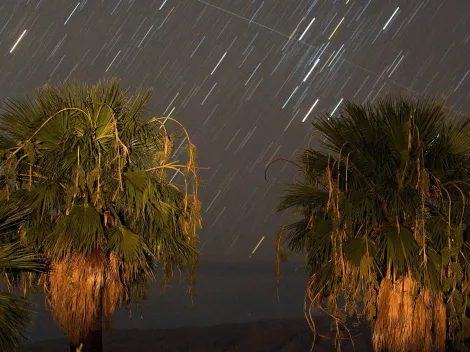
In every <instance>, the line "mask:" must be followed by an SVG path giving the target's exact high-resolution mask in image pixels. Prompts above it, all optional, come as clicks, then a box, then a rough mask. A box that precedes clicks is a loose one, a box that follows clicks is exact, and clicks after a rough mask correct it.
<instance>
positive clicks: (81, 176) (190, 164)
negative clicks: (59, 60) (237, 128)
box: [0, 80, 201, 343]
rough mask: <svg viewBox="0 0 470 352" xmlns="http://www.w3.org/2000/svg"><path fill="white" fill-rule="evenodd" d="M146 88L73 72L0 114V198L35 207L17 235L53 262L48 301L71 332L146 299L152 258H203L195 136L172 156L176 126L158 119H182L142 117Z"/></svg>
mask: <svg viewBox="0 0 470 352" xmlns="http://www.w3.org/2000/svg"><path fill="white" fill-rule="evenodd" d="M149 97H150V92H149V91H145V92H141V93H136V94H134V95H132V96H129V95H128V94H127V93H125V92H123V91H122V90H121V89H120V88H119V82H118V81H116V80H113V81H103V82H99V83H98V84H97V85H94V86H89V85H86V84H83V83H78V82H74V83H68V84H65V85H63V86H61V87H57V88H54V87H50V86H45V87H43V88H42V89H40V90H38V91H37V93H36V97H35V99H34V100H33V101H31V100H28V99H21V100H10V101H9V102H8V103H7V108H6V111H5V112H4V113H3V115H2V117H1V121H0V131H2V132H1V139H0V156H1V159H0V172H1V173H0V201H7V202H20V203H21V204H23V205H24V206H25V207H27V208H29V209H30V211H29V213H28V215H27V216H24V217H23V219H22V221H21V223H20V226H19V227H18V234H19V236H20V237H21V239H22V240H23V241H24V242H25V243H27V244H28V245H30V246H32V247H33V248H34V249H35V250H36V251H39V252H41V253H44V254H45V256H46V257H47V258H48V260H49V261H50V264H51V268H52V271H51V272H50V273H49V274H47V276H46V277H45V279H44V283H45V289H46V290H45V292H46V294H47V303H48V307H49V308H50V310H51V312H52V314H53V316H54V317H55V318H56V320H57V321H58V322H59V324H60V325H61V326H62V328H63V329H64V330H65V332H66V334H67V336H68V338H69V340H70V341H71V342H72V343H79V342H80V341H82V340H83V338H84V337H85V336H86V335H87V333H88V331H89V330H90V329H91V326H92V324H93V321H94V320H96V318H97V317H100V316H101V314H103V315H104V317H105V318H107V320H108V321H110V319H111V318H112V314H113V311H114V308H115V306H116V305H118V304H120V303H124V302H128V301H129V300H130V299H131V298H136V299H139V298H141V297H142V295H143V293H144V291H145V290H144V288H145V284H146V282H147V281H148V279H149V278H150V277H151V276H152V272H153V267H154V264H155V263H157V262H158V263H160V264H161V268H162V272H163V278H165V279H166V278H168V277H170V276H172V275H173V273H174V272H175V270H182V271H183V270H189V271H190V273H191V274H192V269H193V268H194V267H195V266H196V264H197V262H198V258H199V253H198V251H197V248H196V243H197V231H198V229H199V227H200V225H201V221H200V216H199V209H200V204H199V200H198V194H197V186H198V179H197V175H196V170H197V168H196V164H195V147H194V145H193V144H192V143H191V142H190V139H189V137H188V136H187V134H186V135H185V140H186V141H187V146H188V148H187V152H188V153H187V158H186V159H185V161H184V162H181V163H180V162H177V161H174V160H171V159H172V153H173V152H172V143H173V141H174V139H175V138H177V137H179V135H180V133H178V134H174V135H171V136H170V134H169V133H168V132H167V129H166V126H165V121H166V120H168V121H173V122H177V121H176V120H173V119H172V118H170V117H168V118H166V119H160V118H153V119H148V118H147V116H146V114H145V110H144V109H145V105H146V103H147V101H148V99H149ZM164 120H165V121H164ZM182 130H183V131H184V133H186V131H185V130H184V128H183V129H182ZM167 171H172V172H176V173H178V174H180V175H181V176H182V178H181V179H182V180H183V181H182V182H183V184H182V185H176V184H174V183H171V182H170V181H169V178H168V175H167Z"/></svg>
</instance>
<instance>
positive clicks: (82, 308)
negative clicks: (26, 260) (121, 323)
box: [45, 250, 124, 344]
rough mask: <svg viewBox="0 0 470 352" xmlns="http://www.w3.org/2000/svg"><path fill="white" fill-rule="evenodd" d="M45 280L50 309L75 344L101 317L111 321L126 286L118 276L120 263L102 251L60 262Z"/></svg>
mask: <svg viewBox="0 0 470 352" xmlns="http://www.w3.org/2000/svg"><path fill="white" fill-rule="evenodd" d="M51 268H52V270H51V272H50V273H49V275H48V276H47V277H46V278H45V279H46V281H45V284H46V287H47V289H46V292H47V294H48V295H47V302H46V303H47V307H48V309H49V310H50V312H51V313H52V315H53V316H54V318H55V319H56V321H57V322H58V323H59V325H60V326H61V327H62V328H63V330H64V331H65V332H66V334H67V338H68V339H69V341H70V342H71V343H73V344H78V343H79V342H81V341H82V339H83V338H84V337H85V336H86V334H87V333H88V332H89V330H90V327H91V326H92V324H93V322H94V321H95V319H96V318H97V316H98V315H99V314H100V313H101V312H100V310H101V307H103V310H102V312H103V317H104V318H105V319H108V320H109V319H111V318H112V315H113V313H114V309H115V307H116V305H117V304H118V303H119V302H120V301H121V299H122V295H123V293H124V286H123V285H122V283H121V282H120V280H119V276H118V275H117V274H116V269H117V264H116V259H115V258H114V257H113V256H111V257H110V259H108V258H107V257H106V255H105V254H104V253H103V252H102V251H99V250H97V251H95V252H94V253H93V254H91V255H89V256H85V255H82V254H76V255H73V256H71V257H67V258H65V259H62V260H59V261H56V262H54V263H52V265H51Z"/></svg>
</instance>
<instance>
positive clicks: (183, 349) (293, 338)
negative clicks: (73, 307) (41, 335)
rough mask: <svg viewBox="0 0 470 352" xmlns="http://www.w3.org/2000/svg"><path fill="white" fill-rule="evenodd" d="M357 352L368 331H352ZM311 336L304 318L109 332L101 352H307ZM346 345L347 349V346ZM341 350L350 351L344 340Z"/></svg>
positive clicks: (320, 348) (47, 345) (49, 344)
mask: <svg viewBox="0 0 470 352" xmlns="http://www.w3.org/2000/svg"><path fill="white" fill-rule="evenodd" d="M328 324H329V321H328V319H327V318H325V317H318V318H317V319H316V325H317V329H319V330H320V331H323V332H326V331H327V330H328ZM354 334H355V335H359V336H357V337H356V338H355V345H356V346H355V347H356V351H358V352H363V351H364V352H365V351H371V347H370V344H369V342H368V341H369V338H370V335H369V334H368V332H367V330H366V331H365V332H364V333H362V334H361V332H354ZM311 341H312V334H311V333H310V332H309V329H308V326H307V324H306V321H305V320H303V319H289V320H271V321H261V322H254V323H247V324H227V325H218V326H211V327H201V328H178V329H168V330H112V331H110V332H107V333H106V334H105V336H104V351H109V352H124V351H126V352H127V351H139V352H147V351H148V352H154V351H165V352H210V351H217V352H218V351H221V352H222V351H224V352H268V351H269V352H271V351H272V352H291V351H293V352H297V351H300V352H303V351H310V347H311ZM346 345H347V346H346ZM345 346H346V348H345V349H344V350H343V351H352V350H353V349H352V346H351V344H350V343H349V342H347V341H345ZM68 348H69V347H68V344H67V342H66V341H65V340H49V341H41V342H38V343H35V344H33V345H30V346H29V350H30V351H31V352H46V351H48V352H49V351H52V352H55V351H68ZM314 351H315V352H327V351H328V352H330V351H331V352H333V351H335V348H334V347H333V346H332V343H331V341H326V340H321V339H317V343H316V345H315V349H314Z"/></svg>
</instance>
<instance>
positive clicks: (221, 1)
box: [0, 0, 470, 262]
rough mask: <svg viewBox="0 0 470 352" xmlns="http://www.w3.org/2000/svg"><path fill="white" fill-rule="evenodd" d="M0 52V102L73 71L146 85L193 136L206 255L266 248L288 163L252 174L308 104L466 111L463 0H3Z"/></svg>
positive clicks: (265, 253) (301, 127)
mask: <svg viewBox="0 0 470 352" xmlns="http://www.w3.org/2000/svg"><path fill="white" fill-rule="evenodd" d="M0 53H2V54H1V55H3V56H2V58H1V60H0V79H1V87H2V91H1V94H0V98H2V99H4V98H6V97H10V96H12V97H13V96H16V95H22V94H25V93H27V94H31V93H32V92H33V90H34V88H36V87H38V86H41V85H43V84H46V83H47V84H54V83H58V82H60V81H64V80H71V79H80V80H85V81H87V82H95V81H96V80H98V79H100V78H103V77H119V78H121V79H122V85H123V86H124V87H129V88H132V89H137V88H147V87H153V88H154V96H153V98H152V101H151V104H150V106H149V114H151V115H152V116H167V117H169V116H171V117H176V118H177V119H179V120H180V121H181V122H182V123H183V124H184V125H185V126H186V127H187V128H188V130H189V132H190V135H191V136H192V138H193V142H194V143H195V144H196V146H197V147H198V158H199V164H200V166H201V168H202V170H201V175H200V176H201V177H202V179H203V180H204V182H205V186H204V188H203V189H202V200H203V202H204V203H203V209H202V213H203V216H204V218H203V220H204V229H203V231H202V233H201V244H200V248H201V249H202V254H203V258H205V260H206V258H210V259H214V260H222V261H224V260H226V261H231V260H234V261H250V262H256V260H264V261H268V260H273V259H274V240H275V235H276V232H277V230H278V227H279V225H280V224H281V222H282V218H281V217H280V216H279V215H277V214H276V213H275V207H276V205H277V202H278V200H279V194H280V190H282V187H283V183H284V182H288V181H290V180H292V177H293V169H292V167H290V166H289V165H286V164H285V163H282V162H279V163H275V164H274V165H273V166H272V167H271V168H270V169H269V171H268V173H267V180H268V182H266V180H265V179H264V171H265V168H266V166H267V165H269V164H270V163H271V161H273V160H276V159H277V158H284V159H289V158H295V155H296V153H298V152H299V151H300V150H301V148H303V147H304V146H305V145H306V143H307V142H308V140H309V137H310V136H309V132H311V126H310V122H311V121H312V120H313V119H315V116H317V115H318V114H320V113H323V112H328V113H330V114H331V115H332V116H333V117H335V116H337V114H338V111H340V110H341V107H342V104H343V102H344V101H345V100H347V99H355V100H357V101H360V102H365V101H374V100H375V99H377V97H379V96H381V95H382V94H385V93H408V94H411V95H420V96H428V95H430V96H438V97H441V96H445V97H446V98H447V99H448V100H447V103H448V105H449V106H451V107H452V108H454V109H456V110H460V111H462V112H466V113H468V112H469V111H470V103H469V91H470V90H469V88H470V60H469V59H470V4H469V3H468V0H453V1H447V2H444V1H441V0H419V1H418V0H417V1H404V0H395V1H389V0H380V1H379V0H341V1H339V0H329V1H326V0H298V1H281V0H270V1H261V0H207V1H206V0H93V1H90V0H83V1H80V2H77V1H69V0H67V1H63V0H60V1H59V0H47V1H46V0H38V1H32V0H18V1H12V0H7V1H3V2H2V3H1V5H0ZM178 145H179V146H180V147H181V145H180V144H179V143H178V144H176V145H175V155H174V156H175V157H178V156H180V155H182V154H183V153H182V152H183V151H182V149H181V148H179V147H178ZM172 180H173V182H176V183H178V182H179V180H178V176H177V175H176V174H175V175H174V176H173V178H172ZM249 257H251V259H249Z"/></svg>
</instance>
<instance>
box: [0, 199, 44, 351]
mask: <svg viewBox="0 0 470 352" xmlns="http://www.w3.org/2000/svg"><path fill="white" fill-rule="evenodd" d="M24 215H25V210H24V209H21V208H20V207H19V204H16V205H15V204H12V203H9V204H5V203H3V204H1V205H0V275H1V276H2V279H5V281H6V285H7V286H8V288H12V286H13V284H15V283H19V282H18V281H19V280H18V279H20V278H21V277H22V276H23V277H24V276H25V275H24V274H26V275H27V276H29V277H30V278H31V276H32V275H34V274H39V273H41V272H44V271H45V269H46V267H45V263H44V260H43V259H42V257H41V256H40V255H38V254H37V253H34V251H33V250H32V249H31V248H26V247H25V246H23V245H21V244H20V243H19V242H18V241H12V230H13V229H14V228H16V227H17V226H18V221H19V220H21V218H22V216H24ZM22 274H23V275H22ZM32 317H33V312H32V311H31V310H30V309H29V304H28V301H27V300H26V299H25V298H23V297H18V296H16V295H14V294H12V293H11V292H0V352H11V351H15V350H16V348H17V347H18V345H19V343H20V342H21V339H23V338H25V331H26V329H27V327H28V325H29V324H30V323H31V322H32Z"/></svg>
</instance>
